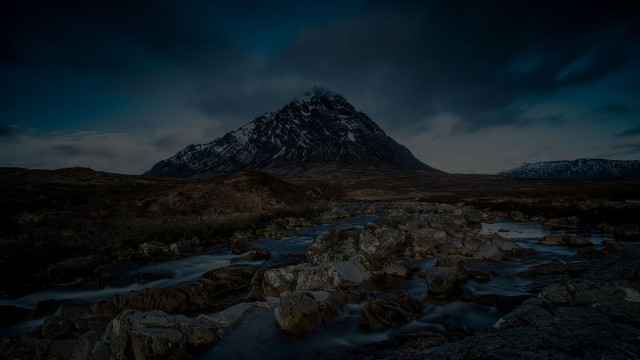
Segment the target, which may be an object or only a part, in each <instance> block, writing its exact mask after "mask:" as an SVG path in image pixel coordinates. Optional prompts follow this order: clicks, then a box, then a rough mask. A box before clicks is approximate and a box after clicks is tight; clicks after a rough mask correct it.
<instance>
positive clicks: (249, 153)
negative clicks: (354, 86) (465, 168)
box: [145, 87, 440, 177]
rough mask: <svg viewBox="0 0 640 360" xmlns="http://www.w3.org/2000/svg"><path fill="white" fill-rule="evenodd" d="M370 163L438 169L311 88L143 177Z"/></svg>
mask: <svg viewBox="0 0 640 360" xmlns="http://www.w3.org/2000/svg"><path fill="white" fill-rule="evenodd" d="M326 165H332V166H342V165H344V166H369V165H376V166H378V165H379V166H382V167H392V168H401V169H417V170H427V171H433V172H438V173H440V171H438V170H435V169H433V168H431V167H429V166H427V165H425V164H424V163H422V162H421V161H420V160H418V159H416V158H415V157H414V156H413V155H412V154H411V152H410V151H409V150H408V149H407V148H406V147H404V146H402V145H400V144H398V143H397V142H395V141H394V140H393V139H392V138H390V137H389V136H387V135H386V134H385V132H384V131H383V130H382V129H381V128H380V127H379V126H378V125H377V124H376V123H375V122H373V121H372V120H371V119H370V118H369V117H368V116H367V115H365V114H364V113H362V112H359V111H356V109H354V107H353V106H352V105H351V104H349V102H348V101H347V100H345V98H343V97H342V96H341V95H339V94H337V93H334V92H332V91H331V90H329V89H327V88H324V87H314V88H313V89H311V90H310V91H308V92H306V93H305V94H304V96H302V97H300V98H297V99H295V100H294V101H292V102H290V103H288V104H286V105H285V106H284V107H282V108H281V109H280V110H278V111H275V112H268V113H266V114H264V115H261V116H258V117H257V118H255V119H254V120H253V121H252V122H250V123H248V124H246V125H244V126H242V127H241V128H239V129H238V130H236V131H232V132H229V133H227V134H226V135H224V136H223V137H220V138H218V139H215V140H213V141H211V142H209V143H207V144H200V145H189V146H187V147H186V148H185V149H184V150H182V151H180V152H178V153H177V154H175V155H174V156H172V157H171V158H169V159H166V160H162V161H160V162H158V163H157V164H155V165H154V166H153V168H151V170H149V171H147V172H146V173H145V175H154V176H177V177H201V176H202V175H203V174H204V175H207V176H210V175H216V174H221V173H232V172H235V171H240V170H263V171H265V170H269V169H278V168H285V167H292V166H297V167H302V168H312V167H317V166H326Z"/></svg>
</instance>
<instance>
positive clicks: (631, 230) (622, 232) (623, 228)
mask: <svg viewBox="0 0 640 360" xmlns="http://www.w3.org/2000/svg"><path fill="white" fill-rule="evenodd" d="M613 234H614V235H615V236H616V237H619V238H621V239H623V240H640V238H639V237H638V235H640V232H639V230H638V225H636V224H620V225H616V226H615V228H614V231H613Z"/></svg>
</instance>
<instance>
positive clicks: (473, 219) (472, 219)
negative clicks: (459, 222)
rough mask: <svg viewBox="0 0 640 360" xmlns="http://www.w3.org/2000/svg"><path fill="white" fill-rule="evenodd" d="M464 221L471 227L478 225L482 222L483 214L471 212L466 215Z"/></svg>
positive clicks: (475, 211)
mask: <svg viewBox="0 0 640 360" xmlns="http://www.w3.org/2000/svg"><path fill="white" fill-rule="evenodd" d="M464 219H465V220H467V223H468V224H469V225H478V224H480V223H481V222H482V212H481V211H479V210H475V209H473V210H469V211H467V212H466V213H465V214H464Z"/></svg>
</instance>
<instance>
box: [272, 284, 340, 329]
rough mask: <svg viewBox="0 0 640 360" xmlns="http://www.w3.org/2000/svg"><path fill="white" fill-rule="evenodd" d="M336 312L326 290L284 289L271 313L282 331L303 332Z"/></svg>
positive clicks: (336, 313)
mask: <svg viewBox="0 0 640 360" xmlns="http://www.w3.org/2000/svg"><path fill="white" fill-rule="evenodd" d="M338 313H339V309H338V307H337V306H336V305H335V304H334V303H332V301H331V300H330V294H329V293H327V292H324V291H318V292H303V291H293V292H292V291H285V292H283V293H282V294H280V305H279V306H278V307H277V308H276V309H275V311H274V313H273V315H274V317H275V319H276V322H277V323H278V326H280V329H282V331H283V332H284V333H287V334H304V333H309V332H312V331H314V330H316V329H318V328H320V327H321V326H323V325H325V324H327V323H328V322H329V321H331V320H332V319H333V318H335V317H336V316H337V315H338Z"/></svg>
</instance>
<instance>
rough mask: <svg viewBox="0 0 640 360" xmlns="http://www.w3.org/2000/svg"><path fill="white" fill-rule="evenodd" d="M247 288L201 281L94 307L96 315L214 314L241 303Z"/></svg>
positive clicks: (114, 299) (117, 298)
mask: <svg viewBox="0 0 640 360" xmlns="http://www.w3.org/2000/svg"><path fill="white" fill-rule="evenodd" d="M247 287H248V284H247ZM247 287H236V286H233V285H232V284H229V283H227V282H224V281H211V280H208V279H204V280H200V281H191V282H186V283H183V284H179V285H176V286H170V287H166V288H149V289H145V290H141V291H130V292H128V293H123V294H118V295H115V296H113V297H111V298H108V299H106V300H103V301H101V302H99V303H97V304H96V305H95V312H96V314H100V315H117V314H119V313H120V312H122V311H123V310H125V309H136V310H142V311H144V310H161V311H164V312H167V313H170V314H177V313H187V312H194V311H216V310H221V309H224V308H227V307H229V306H231V305H234V304H237V303H239V302H241V301H242V300H244V298H245V295H246V292H247Z"/></svg>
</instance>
